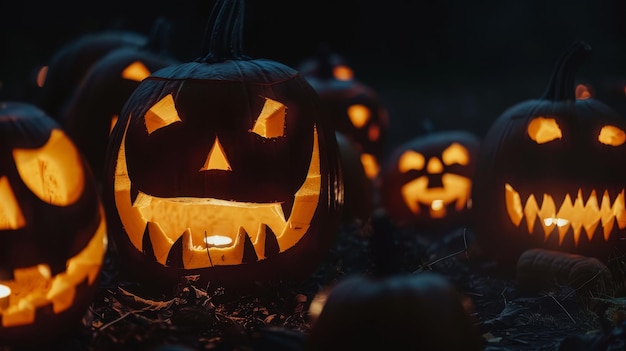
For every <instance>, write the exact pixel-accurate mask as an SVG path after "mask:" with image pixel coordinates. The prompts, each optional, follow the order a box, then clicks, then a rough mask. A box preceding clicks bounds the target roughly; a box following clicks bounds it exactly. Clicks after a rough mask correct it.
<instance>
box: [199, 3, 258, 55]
mask: <svg viewBox="0 0 626 351" xmlns="http://www.w3.org/2000/svg"><path fill="white" fill-rule="evenodd" d="M243 20H244V1H243V0H218V1H217V2H216V4H215V5H214V7H213V9H212V11H211V14H210V15H209V21H208V23H207V32H206V33H207V34H206V35H205V38H204V45H205V46H207V42H208V52H207V53H206V55H204V56H203V57H201V58H198V59H197V60H196V62H202V63H215V62H220V61H226V60H228V59H236V60H245V59H249V58H248V57H246V56H245V55H243V53H242V37H243Z"/></svg>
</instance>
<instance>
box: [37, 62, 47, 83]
mask: <svg viewBox="0 0 626 351" xmlns="http://www.w3.org/2000/svg"><path fill="white" fill-rule="evenodd" d="M47 75H48V66H42V67H41V68H40V69H39V71H37V86H38V87H40V88H43V85H44V84H45V82H46V76H47Z"/></svg>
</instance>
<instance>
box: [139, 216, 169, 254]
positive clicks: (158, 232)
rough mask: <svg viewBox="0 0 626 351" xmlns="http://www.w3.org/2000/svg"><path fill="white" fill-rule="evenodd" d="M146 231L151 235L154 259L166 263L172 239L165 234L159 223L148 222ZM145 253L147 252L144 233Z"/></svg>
mask: <svg viewBox="0 0 626 351" xmlns="http://www.w3.org/2000/svg"><path fill="white" fill-rule="evenodd" d="M146 231H147V232H148V236H149V240H148V241H149V243H150V246H151V250H152V256H153V257H154V259H155V260H156V261H157V262H159V263H161V264H165V262H166V261H167V256H168V252H169V251H170V249H171V247H172V240H171V239H170V238H169V237H168V236H167V235H166V234H165V232H164V231H163V229H162V228H161V226H160V225H159V224H158V223H154V222H148V225H147V226H146ZM143 244H144V248H143V251H144V254H145V253H146V247H145V245H146V234H144V240H143Z"/></svg>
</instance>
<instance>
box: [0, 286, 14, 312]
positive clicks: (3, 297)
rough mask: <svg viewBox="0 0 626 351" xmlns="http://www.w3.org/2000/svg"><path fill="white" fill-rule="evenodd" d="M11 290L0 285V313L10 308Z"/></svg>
mask: <svg viewBox="0 0 626 351" xmlns="http://www.w3.org/2000/svg"><path fill="white" fill-rule="evenodd" d="M10 296H11V288H9V287H8V286H6V285H2V284H0V311H2V310H4V309H6V308H8V307H9V301H10Z"/></svg>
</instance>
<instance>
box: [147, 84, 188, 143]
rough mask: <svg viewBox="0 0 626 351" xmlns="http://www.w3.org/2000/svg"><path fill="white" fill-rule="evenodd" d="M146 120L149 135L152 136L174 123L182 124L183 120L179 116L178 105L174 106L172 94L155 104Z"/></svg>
mask: <svg viewBox="0 0 626 351" xmlns="http://www.w3.org/2000/svg"><path fill="white" fill-rule="evenodd" d="M144 119H145V121H146V128H147V129H148V134H152V133H153V132H154V131H155V130H157V129H161V128H163V127H167V126H169V125H170V124H172V123H174V122H180V121H181V119H180V117H179V116H178V111H176V104H174V97H173V96H172V94H168V95H166V96H165V97H163V98H162V99H161V100H159V102H157V103H156V104H154V106H152V107H151V108H150V109H149V110H148V112H146V115H145V116H144Z"/></svg>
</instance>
